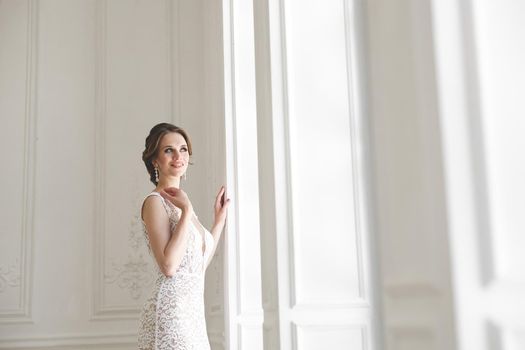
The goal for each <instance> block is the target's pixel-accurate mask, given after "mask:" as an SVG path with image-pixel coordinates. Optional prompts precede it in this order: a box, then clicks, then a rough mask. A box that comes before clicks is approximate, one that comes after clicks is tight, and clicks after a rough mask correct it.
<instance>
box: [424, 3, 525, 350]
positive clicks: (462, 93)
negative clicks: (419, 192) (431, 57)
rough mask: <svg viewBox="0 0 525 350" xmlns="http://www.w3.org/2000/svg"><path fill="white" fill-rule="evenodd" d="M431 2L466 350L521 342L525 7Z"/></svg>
mask: <svg viewBox="0 0 525 350" xmlns="http://www.w3.org/2000/svg"><path fill="white" fill-rule="evenodd" d="M433 10H434V11H433V12H434V21H433V22H434V37H435V38H436V44H435V45H436V50H435V51H436V62H437V77H438V87H439V97H440V98H439V100H440V113H441V124H442V130H443V153H444V163H445V175H446V184H447V191H446V194H447V204H448V221H449V232H450V241H451V253H452V265H453V272H454V273H453V275H454V293H455V300H456V305H455V307H456V315H457V330H458V339H459V349H460V350H470V349H478V350H489V349H490V350H517V349H523V348H525V273H524V270H523V266H524V264H525V258H524V254H523V247H524V246H525V236H524V235H523V232H524V230H525V220H524V215H523V208H525V185H524V182H523V178H524V174H525V165H524V162H523V160H522V155H521V154H522V150H523V149H524V148H525V142H524V138H523V135H524V134H525V122H524V119H523V115H524V114H525V103H524V100H523V91H525V73H524V70H523V62H524V61H525V42H524V41H523V32H524V30H525V24H524V22H523V17H524V16H525V6H524V5H523V2H519V1H512V0H507V1H500V2H498V3H497V4H496V3H492V2H490V1H458V0H444V1H441V0H439V1H433Z"/></svg>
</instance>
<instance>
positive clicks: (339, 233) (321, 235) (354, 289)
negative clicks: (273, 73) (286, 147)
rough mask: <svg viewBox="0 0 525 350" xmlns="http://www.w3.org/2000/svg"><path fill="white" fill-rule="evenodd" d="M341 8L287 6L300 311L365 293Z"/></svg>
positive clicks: (324, 4)
mask: <svg viewBox="0 0 525 350" xmlns="http://www.w3.org/2000/svg"><path fill="white" fill-rule="evenodd" d="M344 5H345V4H344V2H341V1H339V2H330V1H328V2H322V3H321V2H315V1H313V2H293V1H291V2H286V3H285V10H284V12H285V18H286V45H287V51H286V54H287V61H286V67H287V76H286V78H285V79H286V81H287V96H288V111H289V128H290V129H289V130H290V155H289V156H290V167H291V169H290V172H291V174H290V177H291V178H290V183H291V189H290V190H291V192H292V193H291V195H292V201H293V211H294V223H293V225H294V231H293V232H292V235H293V238H292V239H293V245H292V246H293V252H294V256H293V257H292V258H293V259H294V263H293V265H292V268H293V269H294V271H293V275H294V277H295V280H294V283H295V285H294V286H293V287H294V293H295V295H294V296H293V297H294V298H295V299H296V300H295V303H297V304H301V303H321V304H322V303H325V304H326V303H331V302H333V301H335V302H340V303H342V302H349V301H351V300H352V299H355V298H359V297H361V294H362V289H363V286H362V285H360V284H361V283H362V279H361V278H360V275H361V274H362V272H361V271H359V269H360V262H359V261H358V260H359V259H360V253H358V245H359V236H358V235H359V232H358V231H357V230H358V227H357V225H356V218H355V212H356V208H355V207H354V201H355V197H356V194H355V192H354V191H355V188H354V186H355V179H354V174H353V171H354V166H355V164H354V162H355V159H353V154H354V153H353V149H352V147H353V145H352V144H351V128H352V126H351V125H350V123H351V120H350V118H349V115H350V102H349V101H348V98H349V91H348V89H349V86H348V76H349V72H348V68H347V55H346V50H347V49H346V45H347V42H346V33H345V7H344ZM313 67H315V69H313ZM321 242H322V243H321ZM320 248H322V249H320ZM359 248H360V247H359ZM329 266H332V267H335V266H337V268H336V269H330V268H328V267H329Z"/></svg>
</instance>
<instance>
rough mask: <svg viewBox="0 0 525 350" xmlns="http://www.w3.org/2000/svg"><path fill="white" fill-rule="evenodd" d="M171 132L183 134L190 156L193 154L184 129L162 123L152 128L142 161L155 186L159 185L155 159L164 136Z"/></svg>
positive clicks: (147, 138)
mask: <svg viewBox="0 0 525 350" xmlns="http://www.w3.org/2000/svg"><path fill="white" fill-rule="evenodd" d="M170 132H177V133H179V134H181V135H182V137H184V140H186V143H187V144H188V153H189V154H190V156H191V154H192V151H191V142H190V138H189V137H188V134H187V133H186V131H184V129H182V128H180V127H178V126H175V125H173V124H170V123H160V124H157V125H155V126H154V127H153V128H151V130H150V132H149V135H148V137H146V144H145V149H144V152H142V160H143V161H144V164H145V165H146V169H147V170H148V173H149V179H150V181H151V182H153V184H154V185H155V186H156V185H157V182H156V181H155V167H154V166H153V159H155V158H156V157H157V152H158V149H159V144H160V140H161V139H162V137H163V136H164V135H166V134H167V133H170ZM188 164H191V165H193V163H192V162H188Z"/></svg>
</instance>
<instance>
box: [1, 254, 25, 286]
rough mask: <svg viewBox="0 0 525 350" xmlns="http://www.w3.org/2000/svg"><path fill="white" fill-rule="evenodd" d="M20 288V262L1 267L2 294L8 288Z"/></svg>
mask: <svg viewBox="0 0 525 350" xmlns="http://www.w3.org/2000/svg"><path fill="white" fill-rule="evenodd" d="M18 286H20V262H19V261H18V259H17V260H16V261H15V262H14V263H12V264H7V265H0V293H2V292H4V291H5V290H6V289H7V288H8V287H18Z"/></svg>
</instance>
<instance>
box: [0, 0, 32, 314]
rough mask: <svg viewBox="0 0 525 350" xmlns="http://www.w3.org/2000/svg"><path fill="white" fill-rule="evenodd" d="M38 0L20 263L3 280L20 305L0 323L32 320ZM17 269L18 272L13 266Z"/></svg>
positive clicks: (27, 119)
mask: <svg viewBox="0 0 525 350" xmlns="http://www.w3.org/2000/svg"><path fill="white" fill-rule="evenodd" d="M38 4H39V2H38V0H28V1H27V44H26V47H27V51H26V96H25V116H24V118H25V121H24V125H25V135H24V144H23V147H24V168H23V173H22V179H23V190H22V191H23V207H22V223H21V227H22V231H21V235H20V236H21V245H20V247H21V248H20V260H18V261H19V264H18V263H17V264H15V265H14V266H13V265H8V266H7V267H6V268H7V272H5V274H3V276H4V278H7V280H6V283H7V285H9V286H11V287H18V288H19V295H20V297H19V300H20V302H19V305H18V306H16V307H14V308H10V309H9V310H0V324H1V323H19V322H32V317H31V290H32V282H33V265H32V264H33V262H32V259H33V241H34V202H35V168H36V166H35V164H36V121H37V111H36V101H37V99H36V84H37V77H38V74H37V67H38V66H37V53H38V46H37V45H38ZM16 268H17V269H18V272H16V271H14V270H13V269H16Z"/></svg>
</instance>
